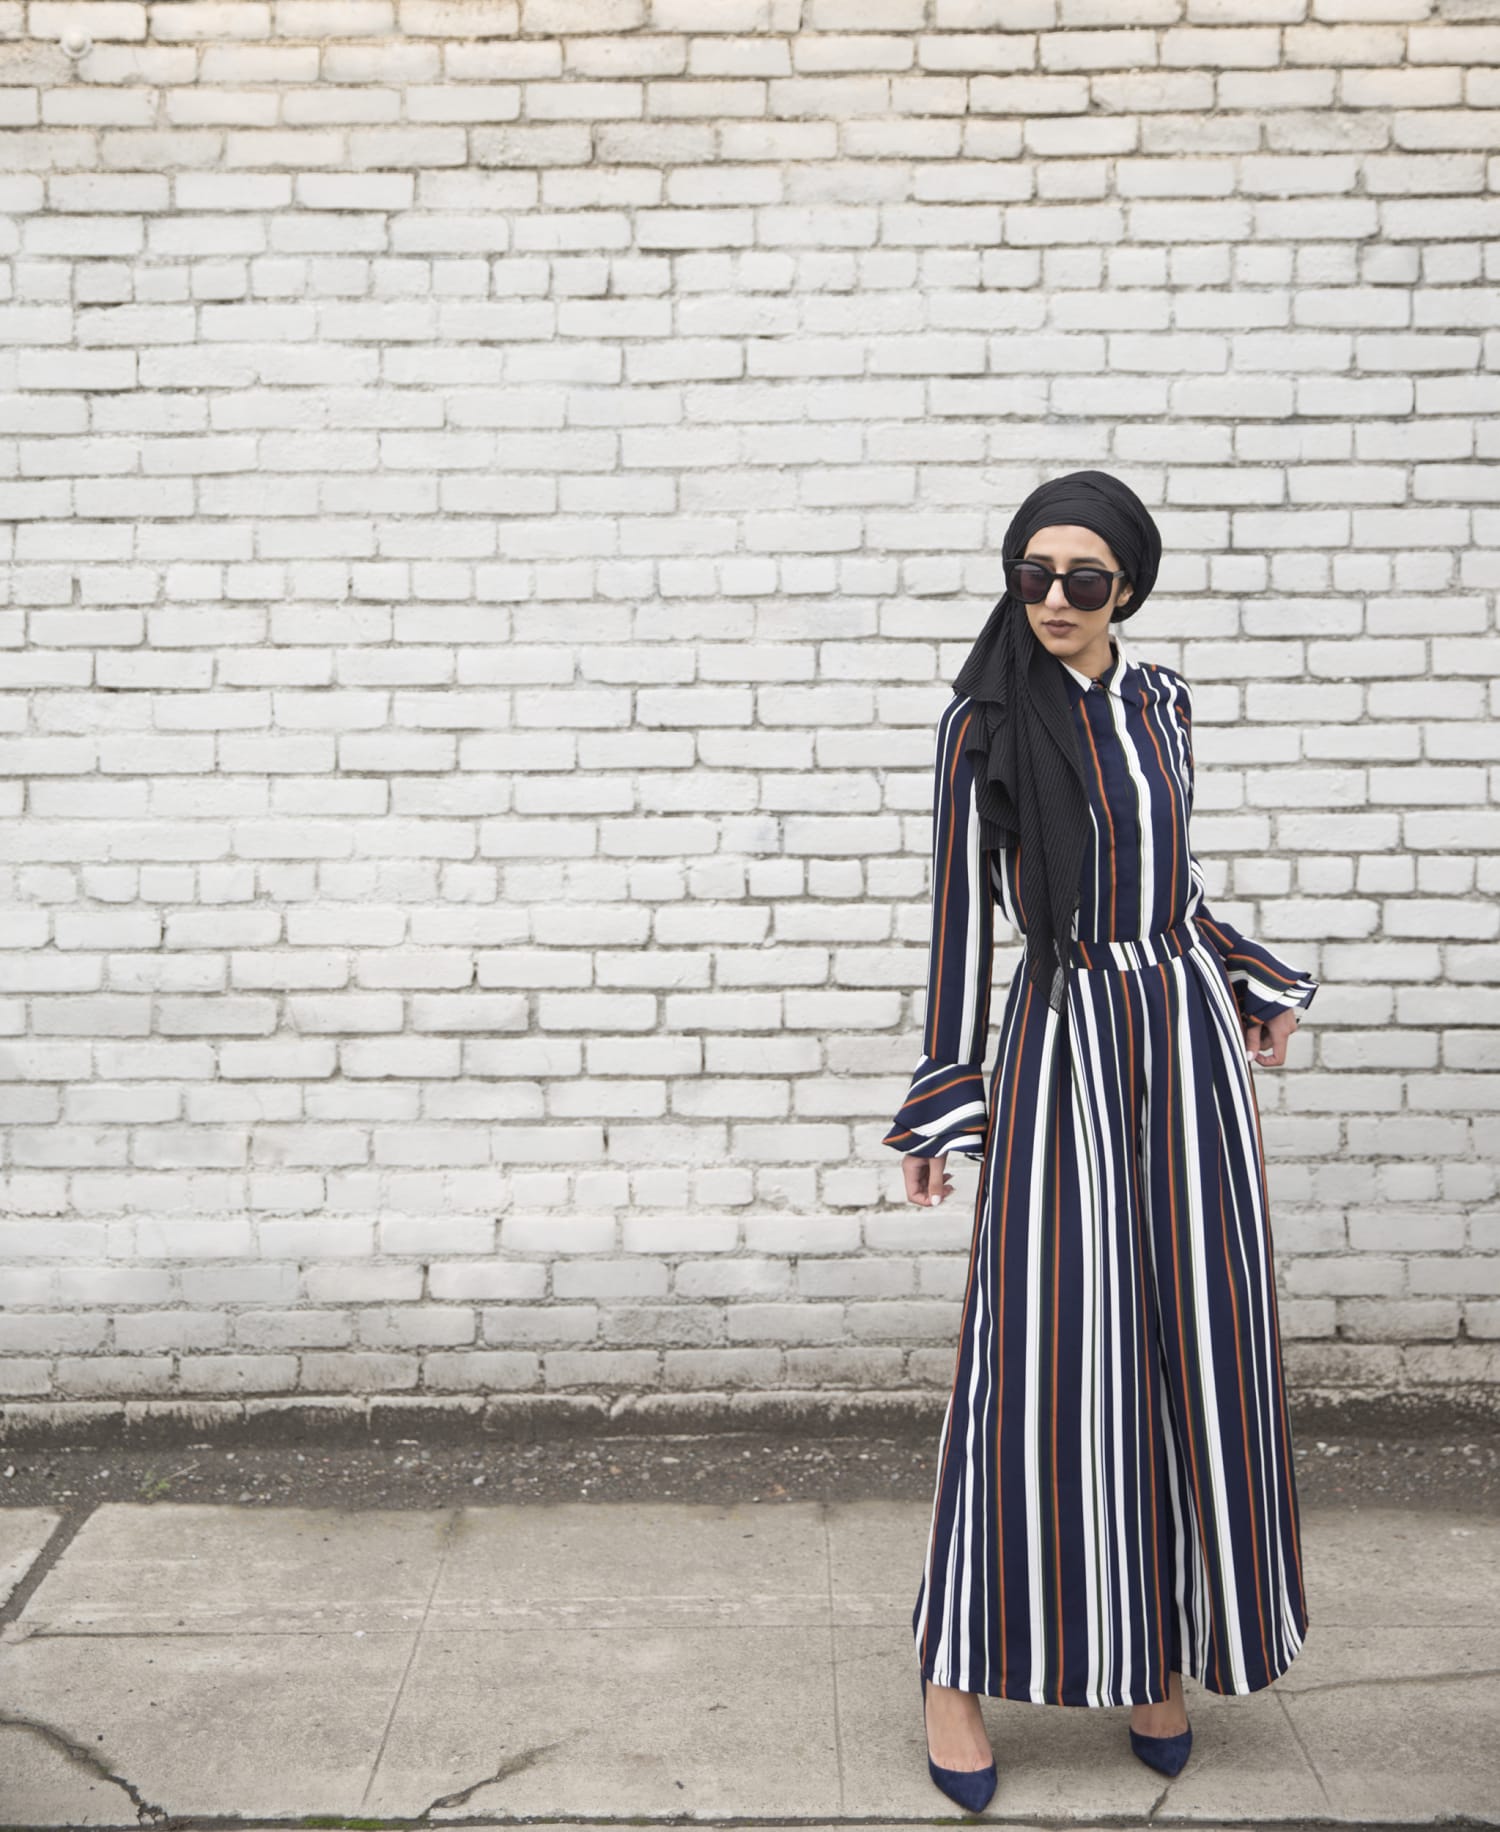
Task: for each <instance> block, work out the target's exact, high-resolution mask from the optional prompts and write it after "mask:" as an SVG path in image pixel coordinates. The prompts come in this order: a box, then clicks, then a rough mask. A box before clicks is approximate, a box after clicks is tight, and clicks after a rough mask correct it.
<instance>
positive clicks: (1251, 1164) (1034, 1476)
mask: <svg viewBox="0 0 1500 1832" xmlns="http://www.w3.org/2000/svg"><path fill="white" fill-rule="evenodd" d="M989 1112H990V1119H989V1128H988V1132H987V1135H986V1141H985V1150H984V1156H983V1159H982V1161H981V1173H980V1181H979V1192H978V1197H977V1200H976V1204H975V1214H974V1232H973V1240H972V1244H971V1248H970V1256H969V1272H968V1280H967V1285H966V1288H965V1294H964V1302H963V1312H962V1322H961V1326H960V1332H959V1342H958V1350H957V1356H956V1365H955V1371H954V1380H953V1388H952V1391H951V1393H950V1395H949V1398H948V1406H947V1413H946V1416H945V1418H944V1421H943V1429H942V1435H941V1438H940V1441H939V1457H938V1470H937V1477H936V1484H935V1492H934V1497H933V1510H932V1523H931V1528H930V1531H929V1536H928V1544H927V1553H926V1559H925V1563H924V1568H923V1572H922V1579H921V1583H920V1586H919V1588H918V1593H917V1602H916V1607H915V1610H914V1611H913V1615H912V1629H913V1634H914V1636H915V1640H916V1646H917V1652H918V1656H919V1658H920V1661H921V1665H922V1671H923V1672H924V1673H925V1674H926V1675H927V1677H928V1678H929V1679H931V1680H932V1681H933V1683H934V1684H936V1685H944V1686H957V1687H959V1688H961V1689H962V1690H964V1691H969V1692H981V1693H985V1694H988V1695H989V1696H991V1697H997V1698H1016V1699H1028V1700H1031V1701H1033V1702H1035V1703H1038V1704H1055V1705H1127V1704H1145V1703H1149V1702H1152V1701H1158V1700H1162V1699H1165V1698H1166V1697H1167V1696H1168V1675H1169V1673H1170V1672H1171V1671H1172V1670H1173V1669H1174V1668H1175V1669H1176V1670H1178V1671H1179V1672H1182V1673H1186V1674H1191V1675H1192V1676H1193V1677H1194V1678H1196V1679H1198V1680H1199V1681H1200V1682H1201V1683H1202V1684H1203V1685H1205V1686H1207V1687H1208V1688H1210V1689H1211V1690H1212V1691H1215V1692H1223V1693H1243V1692H1253V1691H1256V1690H1257V1689H1259V1688H1260V1687H1262V1686H1266V1685H1269V1684H1270V1683H1271V1681H1272V1680H1274V1679H1275V1678H1277V1676H1278V1675H1279V1674H1281V1673H1282V1672H1283V1671H1284V1670H1285V1669H1286V1667H1287V1666H1288V1665H1289V1664H1290V1663H1291V1661H1292V1659H1293V1658H1294V1656H1295V1655H1296V1653H1297V1650H1298V1649H1299V1648H1300V1646H1301V1645H1302V1641H1303V1638H1304V1636H1305V1633H1306V1630H1307V1620H1308V1618H1307V1604H1306V1599H1305V1596H1304V1593H1303V1585H1302V1551H1301V1539H1300V1523H1299V1517H1298V1506H1297V1485H1296V1476H1295V1471H1294V1468H1293V1461H1292V1442H1291V1430H1290V1423H1289V1420H1288V1414H1287V1403H1286V1395H1285V1390H1284V1384H1283V1372H1282V1358H1281V1341H1280V1334H1279V1329H1278V1323H1277V1306H1276V1291H1275V1283H1274V1270H1273V1260H1272V1249H1271V1235H1270V1226H1269V1221H1268V1213H1267V1198H1266V1182H1265V1166H1264V1155H1263V1150H1262V1144H1261V1135H1260V1115H1259V1110H1258V1108H1257V1105H1256V1099H1255V1091H1254V1087H1253V1083H1252V1072H1251V1068H1250V1064H1249V1062H1248V1059H1247V1057H1246V1053H1245V1041H1244V1029H1243V1025H1242V1024H1241V1022H1240V1018H1239V1015H1238V1012H1237V1010H1236V1006H1235V1002H1234V995H1233V992H1232V989H1231V987H1230V984H1229V981H1228V979H1227V977H1226V975H1225V972H1224V969H1223V966H1222V964H1221V962H1220V959H1219V957H1218V955H1217V954H1216V953H1215V951H1214V949H1213V948H1212V946H1211V945H1210V944H1209V942H1208V941H1207V939H1206V938H1205V937H1203V936H1202V935H1201V933H1200V932H1199V931H1198V930H1197V928H1196V926H1195V925H1194V923H1193V922H1192V921H1191V919H1188V920H1186V921H1184V922H1182V923H1180V924H1178V925H1177V926H1176V927H1175V928H1172V929H1166V930H1163V931H1161V932H1160V933H1159V934H1157V935H1153V936H1149V937H1145V938H1143V939H1139V940H1132V941H1124V942H1090V943H1083V942H1075V943H1074V949H1073V967H1072V970H1071V971H1070V973H1069V975H1068V994H1067V998H1066V1000H1065V1002H1064V1006H1063V1009H1062V1010H1061V1011H1057V1012H1054V1011H1052V1010H1051V1009H1050V1007H1049V1006H1048V1003H1047V1000H1046V998H1045V996H1044V995H1043V993H1042V992H1041V991H1040V990H1039V989H1038V988H1036V987H1034V986H1033V985H1031V984H1030V983H1029V982H1028V981H1027V979H1026V976H1025V972H1024V963H1023V965H1022V966H1021V967H1018V968H1017V970H1016V975H1015V978H1014V980H1013V981H1012V984H1011V988H1010V992H1009V995H1008V998H1007V1002H1006V1007H1005V1012H1004V1017H1003V1020H1002V1025H1001V1032H1000V1041H999V1046H998V1051H997V1056H996V1061H995V1067H994V1071H993V1074H992V1078H991V1084H990V1105H989Z"/></svg>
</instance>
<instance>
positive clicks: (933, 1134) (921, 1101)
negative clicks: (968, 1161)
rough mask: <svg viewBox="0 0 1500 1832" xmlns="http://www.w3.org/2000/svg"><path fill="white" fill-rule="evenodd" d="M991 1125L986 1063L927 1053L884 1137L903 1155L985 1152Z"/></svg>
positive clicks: (923, 1155)
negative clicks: (941, 1058)
mask: <svg viewBox="0 0 1500 1832" xmlns="http://www.w3.org/2000/svg"><path fill="white" fill-rule="evenodd" d="M988 1131H989V1106H988V1103H987V1101H986V1099H985V1089H984V1070H983V1068H982V1067H975V1066H974V1065H973V1064H972V1063H954V1062H934V1061H933V1060H932V1059H931V1058H930V1057H928V1056H924V1057H923V1058H922V1060H921V1062H920V1063H919V1064H918V1066H917V1072H916V1074H915V1075H914V1076H913V1077H912V1081H911V1088H910V1091H909V1092H908V1094H907V1096H906V1099H905V1100H904V1101H903V1102H902V1104H901V1107H900V1109H899V1111H898V1112H897V1114H896V1118H895V1122H894V1124H893V1125H892V1127H891V1129H890V1131H889V1132H888V1133H887V1134H886V1135H885V1137H884V1138H883V1139H882V1140H881V1141H880V1142H881V1144H882V1145H889V1146H890V1147H891V1149H892V1150H893V1151H899V1152H900V1153H901V1154H902V1155H903V1156H904V1157H915V1158H940V1157H942V1156H943V1155H944V1154H945V1153H947V1152H950V1151H956V1152H961V1153H963V1154H965V1155H966V1156H968V1157H981V1156H982V1155H983V1153H984V1141H985V1136H986V1134H987V1133H988Z"/></svg>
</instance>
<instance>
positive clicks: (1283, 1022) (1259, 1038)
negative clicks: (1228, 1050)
mask: <svg viewBox="0 0 1500 1832" xmlns="http://www.w3.org/2000/svg"><path fill="white" fill-rule="evenodd" d="M1296 1028H1297V1014H1296V1012H1295V1011H1293V1010H1291V1008H1290V1007H1288V1009H1287V1010H1286V1011H1279V1012H1277V1014H1276V1016H1275V1017H1274V1018H1264V1019H1261V1018H1247V1019H1246V1020H1245V1048H1246V1049H1247V1050H1249V1051H1250V1054H1251V1059H1252V1060H1253V1061H1255V1062H1258V1063H1259V1064H1260V1066H1261V1067H1262V1068H1263V1069H1264V1068H1274V1067H1276V1066H1277V1065H1278V1064H1279V1063H1283V1062H1285V1061H1286V1040H1287V1038H1288V1037H1290V1036H1291V1034H1292V1032H1293V1031H1294V1030H1296Z"/></svg>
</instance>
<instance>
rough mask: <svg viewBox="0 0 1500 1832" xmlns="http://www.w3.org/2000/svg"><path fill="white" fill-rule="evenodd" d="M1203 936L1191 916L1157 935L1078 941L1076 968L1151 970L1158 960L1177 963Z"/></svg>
mask: <svg viewBox="0 0 1500 1832" xmlns="http://www.w3.org/2000/svg"><path fill="white" fill-rule="evenodd" d="M1201 940H1202V936H1201V934H1200V933H1199V929H1198V925H1197V924H1196V923H1195V922H1194V921H1193V919H1192V917H1191V916H1185V917H1184V918H1183V919H1182V921H1181V922H1177V923H1173V925H1172V927H1171V928H1170V929H1158V930H1157V932H1156V933H1155V934H1154V935H1136V936H1132V937H1131V938H1130V939H1129V940H1128V941H1077V940H1075V941H1074V943H1073V965H1074V966H1075V967H1085V968H1106V967H1107V968H1111V969H1113V970H1114V971H1115V972H1117V973H1129V972H1131V971H1132V970H1134V969H1135V968H1139V967H1149V966H1151V965H1152V964H1153V963H1154V962H1156V961H1169V960H1175V959H1176V958H1177V957H1178V956H1179V955H1183V954H1186V953H1187V951H1188V950H1189V948H1192V947H1194V946H1195V945H1196V944H1197V943H1198V942H1199V941H1201Z"/></svg>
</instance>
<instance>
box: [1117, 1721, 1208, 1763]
mask: <svg viewBox="0 0 1500 1832" xmlns="http://www.w3.org/2000/svg"><path fill="white" fill-rule="evenodd" d="M1130 1747H1131V1748H1132V1749H1133V1750H1134V1751H1135V1753H1136V1754H1137V1755H1138V1756H1139V1757H1140V1759H1141V1760H1142V1762H1144V1763H1145V1764H1146V1765H1147V1767H1149V1768H1154V1769H1155V1770H1156V1772H1157V1773H1158V1774H1159V1775H1180V1774H1181V1773H1182V1765H1183V1763H1184V1762H1186V1761H1187V1759H1188V1751H1189V1750H1190V1749H1191V1748H1192V1747H1193V1727H1192V1725H1191V1724H1189V1725H1188V1727H1187V1729H1186V1730H1181V1731H1179V1732H1178V1733H1177V1735H1176V1736H1175V1737H1143V1736H1142V1735H1141V1733H1140V1732H1139V1731H1138V1730H1132V1731H1131V1733H1130Z"/></svg>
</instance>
